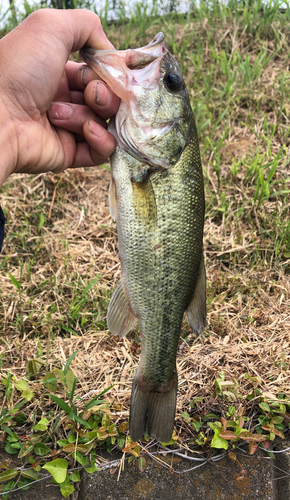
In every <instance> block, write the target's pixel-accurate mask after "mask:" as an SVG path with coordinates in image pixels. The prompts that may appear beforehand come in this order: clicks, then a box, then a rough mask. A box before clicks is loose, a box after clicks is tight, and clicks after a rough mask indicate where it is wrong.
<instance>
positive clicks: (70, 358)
mask: <svg viewBox="0 0 290 500" xmlns="http://www.w3.org/2000/svg"><path fill="white" fill-rule="evenodd" d="M78 352H79V351H75V352H73V353H72V355H71V356H70V357H69V358H68V360H67V362H66V365H65V367H64V369H63V374H64V375H66V374H67V372H68V369H69V367H70V365H71V362H72V360H73V359H74V358H75V357H76V355H77V353H78Z"/></svg>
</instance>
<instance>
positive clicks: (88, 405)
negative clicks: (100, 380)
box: [85, 385, 114, 410]
mask: <svg viewBox="0 0 290 500" xmlns="http://www.w3.org/2000/svg"><path fill="white" fill-rule="evenodd" d="M112 387H114V385H110V386H109V387H107V389H104V390H103V391H102V392H100V393H99V394H98V395H97V396H95V397H94V398H93V399H92V400H91V401H90V402H89V403H88V404H87V405H85V410H88V409H89V408H92V406H96V405H98V404H103V403H106V401H101V402H100V403H99V402H98V399H99V398H100V397H101V396H102V395H103V394H105V393H106V392H108V391H110V390H111V389H112ZM93 401H94V404H93V405H92V402H93Z"/></svg>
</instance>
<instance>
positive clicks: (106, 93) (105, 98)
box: [95, 82, 113, 106]
mask: <svg viewBox="0 0 290 500" xmlns="http://www.w3.org/2000/svg"><path fill="white" fill-rule="evenodd" d="M112 98H113V95H112V92H111V91H110V89H109V87H107V85H106V84H105V83H103V82H97V85H96V87H95V103H96V104H98V106H108V105H109V104H110V102H111V100H112Z"/></svg>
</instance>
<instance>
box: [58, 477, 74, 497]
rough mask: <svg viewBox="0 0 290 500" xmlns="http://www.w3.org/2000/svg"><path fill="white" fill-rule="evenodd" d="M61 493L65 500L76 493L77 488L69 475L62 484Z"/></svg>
mask: <svg viewBox="0 0 290 500" xmlns="http://www.w3.org/2000/svg"><path fill="white" fill-rule="evenodd" d="M60 491H61V494H62V495H63V496H64V498H67V497H68V496H69V495H71V494H72V493H73V492H74V491H75V487H74V485H73V484H71V482H70V480H69V477H68V475H66V478H65V480H64V481H63V483H62V484H60Z"/></svg>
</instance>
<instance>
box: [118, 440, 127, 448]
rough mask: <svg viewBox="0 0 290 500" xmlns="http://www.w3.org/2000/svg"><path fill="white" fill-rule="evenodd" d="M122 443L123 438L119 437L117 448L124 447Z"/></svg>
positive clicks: (123, 442) (123, 441)
mask: <svg viewBox="0 0 290 500" xmlns="http://www.w3.org/2000/svg"><path fill="white" fill-rule="evenodd" d="M124 445H125V438H119V439H118V446H119V448H121V449H122V448H124Z"/></svg>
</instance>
